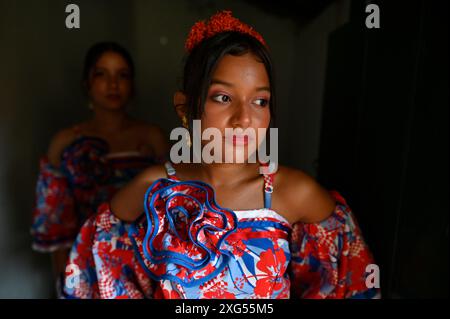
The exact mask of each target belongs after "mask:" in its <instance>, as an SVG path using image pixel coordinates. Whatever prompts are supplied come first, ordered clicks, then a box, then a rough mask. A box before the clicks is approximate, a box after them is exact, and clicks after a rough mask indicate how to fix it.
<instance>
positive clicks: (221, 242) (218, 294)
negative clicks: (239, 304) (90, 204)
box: [64, 163, 379, 299]
mask: <svg viewBox="0 0 450 319" xmlns="http://www.w3.org/2000/svg"><path fill="white" fill-rule="evenodd" d="M166 168H167V171H168V178H162V179H159V180H157V181H155V182H154V183H153V184H152V185H151V186H150V187H149V189H148V190H147V193H146V196H145V202H144V207H145V214H143V215H142V216H141V217H140V218H138V220H136V221H135V222H134V223H125V222H123V221H121V220H119V219H118V218H117V217H115V216H114V215H113V214H112V212H111V209H110V207H109V204H108V203H104V204H102V205H101V206H100V207H99V212H98V214H97V215H96V216H93V217H91V218H90V219H88V221H87V222H86V224H85V225H84V226H83V228H82V229H81V232H80V234H79V235H78V237H77V240H76V242H75V244H74V246H73V248H72V251H71V254H70V258H69V265H70V266H71V268H70V271H69V272H66V281H65V288H64V293H65V296H66V297H68V298H187V299H199V298H226V299H235V298H245V299H254V298H376V297H379V290H378V289H375V288H368V287H367V286H366V284H365V281H366V277H367V273H366V266H367V265H369V264H371V263H373V258H372V255H371V253H370V251H369V249H368V247H367V245H366V244H365V242H364V240H363V238H362V236H361V233H360V230H359V228H358V226H357V224H356V222H355V219H354V217H353V215H352V213H351V211H350V209H349V208H348V206H347V204H346V203H345V200H344V199H343V198H342V197H341V196H340V195H339V194H338V193H336V192H332V195H333V197H334V198H335V199H336V201H337V204H336V207H335V210H334V212H333V213H332V214H331V216H330V217H328V218H327V219H326V220H324V221H322V222H320V223H315V224H303V223H296V224H294V225H290V224H289V222H288V221H287V220H286V219H285V218H283V217H282V216H281V215H280V214H278V213H277V212H275V211H273V210H272V209H271V208H270V202H271V194H272V191H273V186H272V185H273V184H272V181H273V175H266V176H265V187H264V193H265V207H264V208H261V209H255V210H245V211H232V210H229V209H226V208H222V207H220V206H219V205H218V204H217V203H216V202H215V197H214V190H213V189H212V188H211V186H209V185H208V184H205V183H203V182H200V181H180V180H179V179H178V178H177V177H176V174H175V170H174V169H173V167H172V166H171V165H170V163H167V164H166Z"/></svg>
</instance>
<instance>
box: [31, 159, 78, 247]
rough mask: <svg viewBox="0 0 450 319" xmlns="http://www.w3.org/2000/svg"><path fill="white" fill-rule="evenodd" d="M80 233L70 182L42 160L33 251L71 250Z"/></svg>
mask: <svg viewBox="0 0 450 319" xmlns="http://www.w3.org/2000/svg"><path fill="white" fill-rule="evenodd" d="M77 230H78V220H77V215H76V213H75V209H74V198H73V195H72V191H71V190H70V187H69V183H68V179H67V177H66V176H65V175H64V174H63V173H61V172H60V171H59V170H58V169H56V168H54V167H53V166H52V165H51V164H50V163H49V161H48V159H47V158H45V157H44V158H42V159H41V161H40V171H39V176H38V181H37V185H36V201H35V205H34V209H33V216H32V225H31V236H32V246H33V249H34V250H36V251H40V252H53V251H56V250H59V249H62V248H66V247H70V246H71V245H72V242H73V240H74V239H75V237H76V235H77Z"/></svg>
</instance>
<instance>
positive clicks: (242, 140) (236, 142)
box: [233, 135, 249, 145]
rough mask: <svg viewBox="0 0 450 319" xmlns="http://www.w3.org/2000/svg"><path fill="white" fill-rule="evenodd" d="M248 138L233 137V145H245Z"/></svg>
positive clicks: (245, 136) (244, 136)
mask: <svg viewBox="0 0 450 319" xmlns="http://www.w3.org/2000/svg"><path fill="white" fill-rule="evenodd" d="M248 141H249V138H248V136H247V135H243V136H237V135H233V145H247V144H248Z"/></svg>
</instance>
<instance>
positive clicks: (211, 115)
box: [201, 53, 270, 162]
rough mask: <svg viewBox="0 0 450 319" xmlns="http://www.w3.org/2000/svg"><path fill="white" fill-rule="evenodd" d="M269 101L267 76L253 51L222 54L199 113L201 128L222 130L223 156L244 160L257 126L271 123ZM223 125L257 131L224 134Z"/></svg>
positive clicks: (255, 145) (254, 144)
mask: <svg viewBox="0 0 450 319" xmlns="http://www.w3.org/2000/svg"><path fill="white" fill-rule="evenodd" d="M269 101H270V82H269V77H268V75H267V71H266V68H265V66H264V64H263V63H262V62H260V61H259V60H258V59H257V57H256V56H255V55H253V54H251V53H247V54H244V55H242V56H233V55H225V56H224V57H223V58H222V60H221V61H220V62H219V63H218V65H217V68H216V70H215V72H214V74H213V76H212V81H211V85H210V87H209V90H208V94H207V98H206V102H205V108H204V112H203V114H202V117H201V120H202V122H201V125H202V131H204V130H205V129H206V128H209V127H215V128H217V129H219V131H220V132H221V133H222V137H223V140H222V160H224V159H225V158H233V162H236V160H237V159H239V158H244V160H245V161H246V160H247V159H248V157H249V156H250V154H253V153H254V152H255V151H256V150H257V148H258V146H259V145H258V128H264V129H267V128H268V127H269V123H270V109H269ZM226 128H232V129H241V131H242V130H246V129H250V130H254V132H255V133H256V135H255V136H253V137H252V136H250V135H249V136H245V135H244V134H243V133H240V132H239V131H240V130H237V131H235V132H237V133H236V134H235V135H233V136H226V134H225V129H226ZM261 140H262V139H261ZM207 143H209V142H208V141H206V142H205V141H204V142H203V144H207ZM226 154H227V155H226ZM233 154H234V155H233ZM225 156H228V157H225ZM229 156H231V157H229Z"/></svg>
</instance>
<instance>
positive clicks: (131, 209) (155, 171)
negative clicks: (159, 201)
mask: <svg viewBox="0 0 450 319" xmlns="http://www.w3.org/2000/svg"><path fill="white" fill-rule="evenodd" d="M166 176H167V174H166V170H165V167H164V166H163V165H154V166H151V167H149V168H147V169H145V170H143V171H142V172H141V173H140V174H138V175H137V176H136V177H135V178H134V179H133V180H131V181H130V182H129V183H128V184H127V185H125V186H124V187H122V188H121V189H120V190H119V191H118V192H117V193H116V194H115V195H114V196H113V198H112V199H111V211H112V212H113V213H114V215H116V216H117V217H118V218H120V219H122V220H124V221H134V220H136V218H138V217H139V216H140V215H141V214H142V212H143V211H144V196H145V193H146V192H147V189H148V188H149V187H150V186H151V184H152V183H153V182H154V181H156V180H158V179H160V178H163V177H166Z"/></svg>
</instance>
